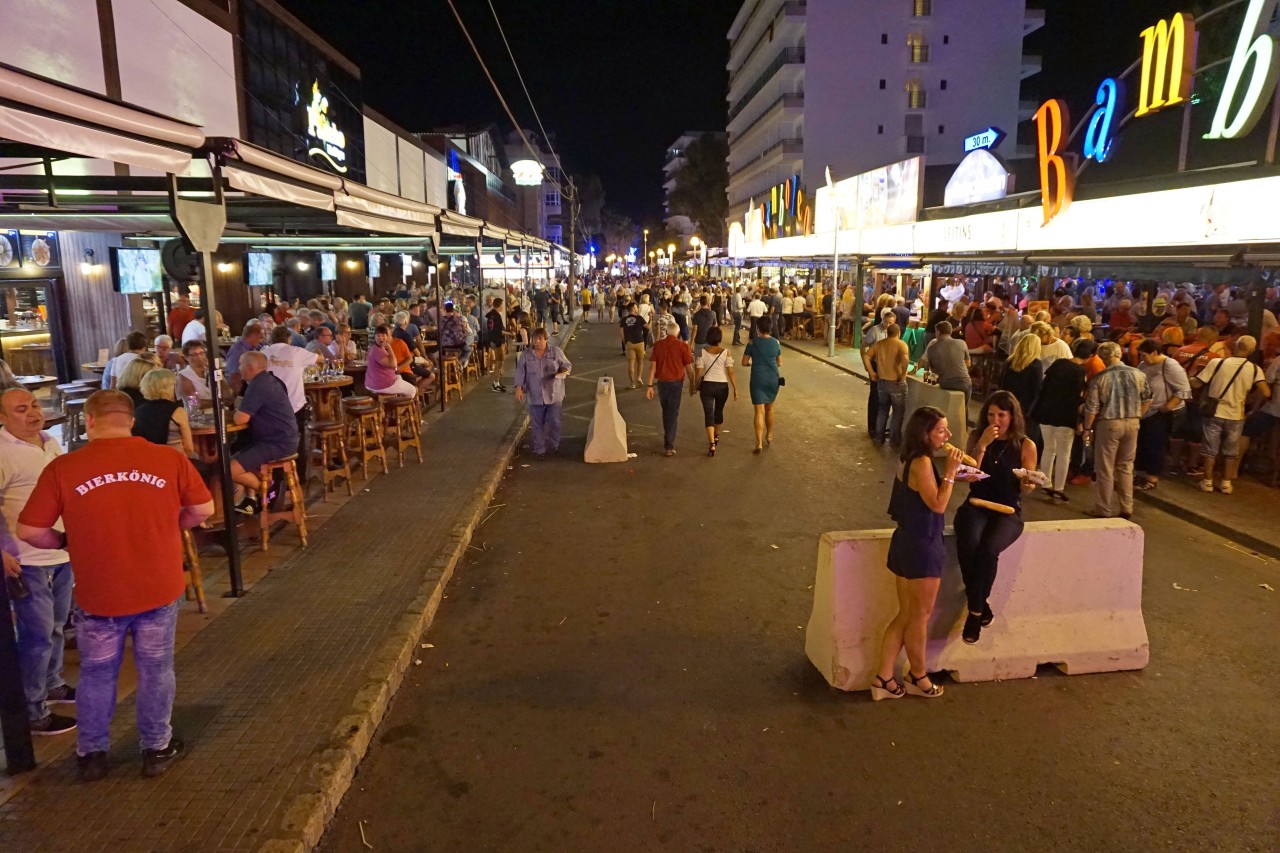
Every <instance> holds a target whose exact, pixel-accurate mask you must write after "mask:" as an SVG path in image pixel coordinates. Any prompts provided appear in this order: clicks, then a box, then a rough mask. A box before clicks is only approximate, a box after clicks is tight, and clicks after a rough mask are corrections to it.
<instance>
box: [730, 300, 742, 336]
mask: <svg viewBox="0 0 1280 853" xmlns="http://www.w3.org/2000/svg"><path fill="white" fill-rule="evenodd" d="M742 308H743V305H742V293H741V291H739V290H736V289H735V290H734V291H733V292H732V293H731V294H730V295H729V314H730V316H732V317H733V345H734V346H735V347H740V346H742Z"/></svg>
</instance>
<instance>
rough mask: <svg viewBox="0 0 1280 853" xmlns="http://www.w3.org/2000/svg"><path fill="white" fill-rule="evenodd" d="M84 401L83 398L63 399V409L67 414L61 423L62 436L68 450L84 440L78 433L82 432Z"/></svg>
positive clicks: (73, 448)
mask: <svg viewBox="0 0 1280 853" xmlns="http://www.w3.org/2000/svg"><path fill="white" fill-rule="evenodd" d="M84 401H85V398H83V397H82V398H81V399H79V400H65V401H63V403H62V407H63V411H64V412H66V414H67V422H66V423H65V424H63V425H62V437H63V439H64V440H65V441H66V443H67V449H68V450H75V449H76V448H77V447H79V446H80V445H82V444H84V443H85V441H84V440H83V439H81V437H80V435H81V433H83V432H84Z"/></svg>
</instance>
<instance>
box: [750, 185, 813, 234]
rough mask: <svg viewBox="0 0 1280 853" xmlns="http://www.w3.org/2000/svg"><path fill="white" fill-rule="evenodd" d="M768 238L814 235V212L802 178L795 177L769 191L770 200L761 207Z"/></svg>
mask: <svg viewBox="0 0 1280 853" xmlns="http://www.w3.org/2000/svg"><path fill="white" fill-rule="evenodd" d="M760 212H761V215H762V217H763V225H764V230H765V235H766V236H767V237H799V236H802V235H805V234H812V233H813V210H812V209H811V208H810V206H809V200H808V198H807V197H806V196H805V191H804V190H803V189H802V188H801V186H800V176H799V175H795V176H793V177H791V178H788V179H787V180H785V181H783V182H782V183H780V184H778V185H777V186H774V187H772V188H771V189H770V190H769V200H768V201H766V202H764V203H762V204H761V205H760Z"/></svg>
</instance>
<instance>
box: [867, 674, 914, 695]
mask: <svg viewBox="0 0 1280 853" xmlns="http://www.w3.org/2000/svg"><path fill="white" fill-rule="evenodd" d="M890 684H892V685H893V687H892V688H891V687H890V686H889V685H890ZM906 695H907V691H906V690H904V689H903V687H902V685H901V684H899V683H898V679H896V678H894V677H893V676H889V680H888V681H885V680H884V679H883V678H881V677H880V676H878V675H877V676H876V683H874V684H872V685H871V701H872V702H879V701H880V700H881V699H901V698H902V697H903V696H906Z"/></svg>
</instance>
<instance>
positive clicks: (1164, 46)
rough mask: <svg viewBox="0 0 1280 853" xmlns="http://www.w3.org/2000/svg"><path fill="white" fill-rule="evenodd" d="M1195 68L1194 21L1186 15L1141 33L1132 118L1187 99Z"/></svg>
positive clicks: (1158, 23)
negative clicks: (1139, 72) (1139, 75)
mask: <svg viewBox="0 0 1280 853" xmlns="http://www.w3.org/2000/svg"><path fill="white" fill-rule="evenodd" d="M1188 44H1190V46H1191V49H1190V50H1188V49H1187V45H1188ZM1195 64H1196V21H1195V18H1193V17H1191V16H1190V15H1188V14H1187V13H1186V12H1179V13H1178V14H1176V15H1174V16H1173V17H1172V18H1170V19H1169V21H1168V22H1167V23H1166V22H1165V21H1163V20H1161V21H1159V22H1157V23H1156V25H1155V26H1152V27H1147V28H1146V29H1145V30H1143V31H1142V82H1141V84H1140V86H1139V88H1138V109H1137V111H1136V112H1135V113H1134V114H1133V115H1134V117H1135V118H1140V117H1142V116H1144V115H1147V114H1148V113H1154V112H1157V111H1159V110H1162V109H1164V108H1165V107H1171V106H1173V105H1174V104H1180V103H1182V102H1184V101H1186V100H1187V99H1188V98H1190V97H1191V77H1192V76H1193V75H1194V73H1195Z"/></svg>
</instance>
